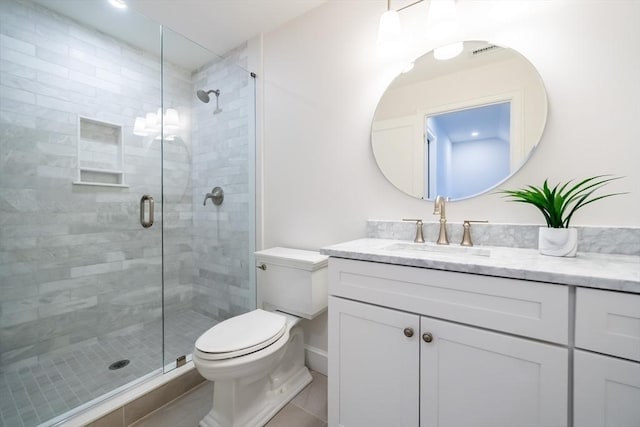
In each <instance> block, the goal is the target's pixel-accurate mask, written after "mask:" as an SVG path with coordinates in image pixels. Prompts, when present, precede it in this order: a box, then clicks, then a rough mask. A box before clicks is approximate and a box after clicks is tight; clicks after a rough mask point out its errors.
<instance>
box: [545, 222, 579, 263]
mask: <svg viewBox="0 0 640 427" xmlns="http://www.w3.org/2000/svg"><path fill="white" fill-rule="evenodd" d="M538 250H539V251H540V253H541V254H542V255H550V256H564V257H574V256H576V252H577V250H578V229H577V228H549V227H540V230H539V232H538Z"/></svg>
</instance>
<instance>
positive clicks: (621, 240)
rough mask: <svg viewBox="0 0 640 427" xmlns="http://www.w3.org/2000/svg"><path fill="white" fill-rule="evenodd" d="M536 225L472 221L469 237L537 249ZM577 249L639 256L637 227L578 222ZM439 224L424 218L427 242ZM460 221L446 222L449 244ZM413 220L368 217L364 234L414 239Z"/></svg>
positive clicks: (457, 234)
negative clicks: (590, 224)
mask: <svg viewBox="0 0 640 427" xmlns="http://www.w3.org/2000/svg"><path fill="white" fill-rule="evenodd" d="M538 228H540V225H529V224H497V223H496V224H493V223H473V224H471V239H472V241H473V244H474V245H475V246H505V247H511V248H525V249H536V248H537V247H538ZM575 228H577V229H578V252H590V253H601V254H620V255H635V256H640V227H595V226H582V227H581V226H577V227H575ZM439 229H440V224H439V223H438V222H437V221H435V222H424V225H423V233H424V239H425V241H427V242H435V241H436V240H437V238H438V232H439ZM462 231H463V229H462V223H460V222H447V234H448V236H449V241H450V242H451V244H452V245H456V244H459V243H460V241H461V240H462ZM415 236H416V224H415V223H414V222H404V221H399V220H376V219H371V220H368V221H367V235H366V237H367V238H372V239H397V240H408V241H413V239H414V238H415Z"/></svg>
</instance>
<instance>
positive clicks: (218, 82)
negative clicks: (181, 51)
mask: <svg viewBox="0 0 640 427" xmlns="http://www.w3.org/2000/svg"><path fill="white" fill-rule="evenodd" d="M246 63H247V62H246V45H243V46H241V47H239V48H237V49H235V50H233V51H232V52H229V53H228V54H227V55H226V56H225V58H224V59H222V60H219V61H215V62H214V63H211V64H209V65H206V66H204V67H202V68H201V69H200V70H198V71H196V72H195V73H194V74H193V75H192V80H193V91H194V92H195V91H196V90H197V89H207V90H208V89H219V90H220V98H219V104H220V108H221V109H222V112H220V113H218V114H215V115H214V114H213V110H214V109H215V107H214V106H212V105H211V103H210V104H203V103H201V102H200V101H198V100H194V103H193V105H192V112H193V117H194V125H193V129H192V139H193V152H194V156H193V162H192V172H191V176H192V183H193V206H194V209H193V216H192V221H193V248H194V262H193V269H194V295H195V296H196V298H195V301H194V307H195V309H196V310H197V311H199V312H201V313H204V314H208V315H210V316H213V317H214V318H215V319H217V320H224V319H226V318H228V317H230V316H233V315H237V314H240V313H244V312H246V311H248V310H251V309H253V308H254V304H255V302H254V301H255V289H254V288H253V286H251V284H250V277H249V269H250V268H253V266H252V265H250V249H249V247H250V245H249V239H250V236H249V230H250V218H249V208H250V203H249V198H250V197H253V195H251V194H249V179H250V175H249V167H250V165H249V159H250V151H249V149H250V148H249V147H252V146H253V141H249V136H250V133H249V120H251V119H252V115H253V107H252V106H250V98H249V97H248V88H249V85H250V81H249V79H250V77H249V75H248V73H247V72H246V71H245V70H243V69H241V68H239V67H237V66H236V65H235V64H240V65H244V66H246ZM251 84H252V83H251ZM215 186H220V187H222V188H223V189H224V192H225V200H224V203H223V204H222V205H221V206H219V207H216V206H214V205H213V204H212V203H211V202H209V203H208V204H207V206H202V200H203V199H204V195H205V194H206V193H208V192H210V191H211V189H212V188H213V187H215Z"/></svg>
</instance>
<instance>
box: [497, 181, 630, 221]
mask: <svg viewBox="0 0 640 427" xmlns="http://www.w3.org/2000/svg"><path fill="white" fill-rule="evenodd" d="M621 178H622V177H619V176H611V175H596V176H592V177H589V178H586V179H583V180H582V181H579V182H578V183H577V184H574V185H571V184H572V183H573V180H571V181H568V182H565V183H564V184H556V185H555V186H554V187H553V188H551V187H549V183H548V180H547V179H545V180H544V183H543V184H542V186H541V187H536V186H533V185H527V186H526V187H525V188H522V189H519V190H502V191H500V193H501V194H503V195H504V197H508V198H510V200H509V201H512V202H519V203H528V204H531V205H533V206H535V207H536V208H537V209H538V210H539V211H540V212H542V215H543V216H544V219H545V221H546V223H547V227H551V228H568V227H569V224H570V222H571V218H573V215H574V214H575V213H576V211H577V210H578V209H580V208H582V207H584V206H586V205H588V204H590V203H593V202H595V201H597V200H601V199H604V198H607V197H612V196H618V195H620V194H627V193H609V194H604V195H595V194H594V193H595V192H596V191H598V190H600V189H601V188H602V187H604V186H605V185H607V184H609V183H610V182H611V181H615V180H617V179H621Z"/></svg>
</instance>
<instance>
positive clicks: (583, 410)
mask: <svg viewBox="0 0 640 427" xmlns="http://www.w3.org/2000/svg"><path fill="white" fill-rule="evenodd" d="M574 361H575V362H574V409H573V411H574V421H575V422H574V425H575V426H576V427H602V426H606V427H640V363H637V362H630V361H627V360H621V359H616V358H614V357H609V356H602V355H600V354H593V353H589V352H586V351H581V350H576V351H575V353H574Z"/></svg>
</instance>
